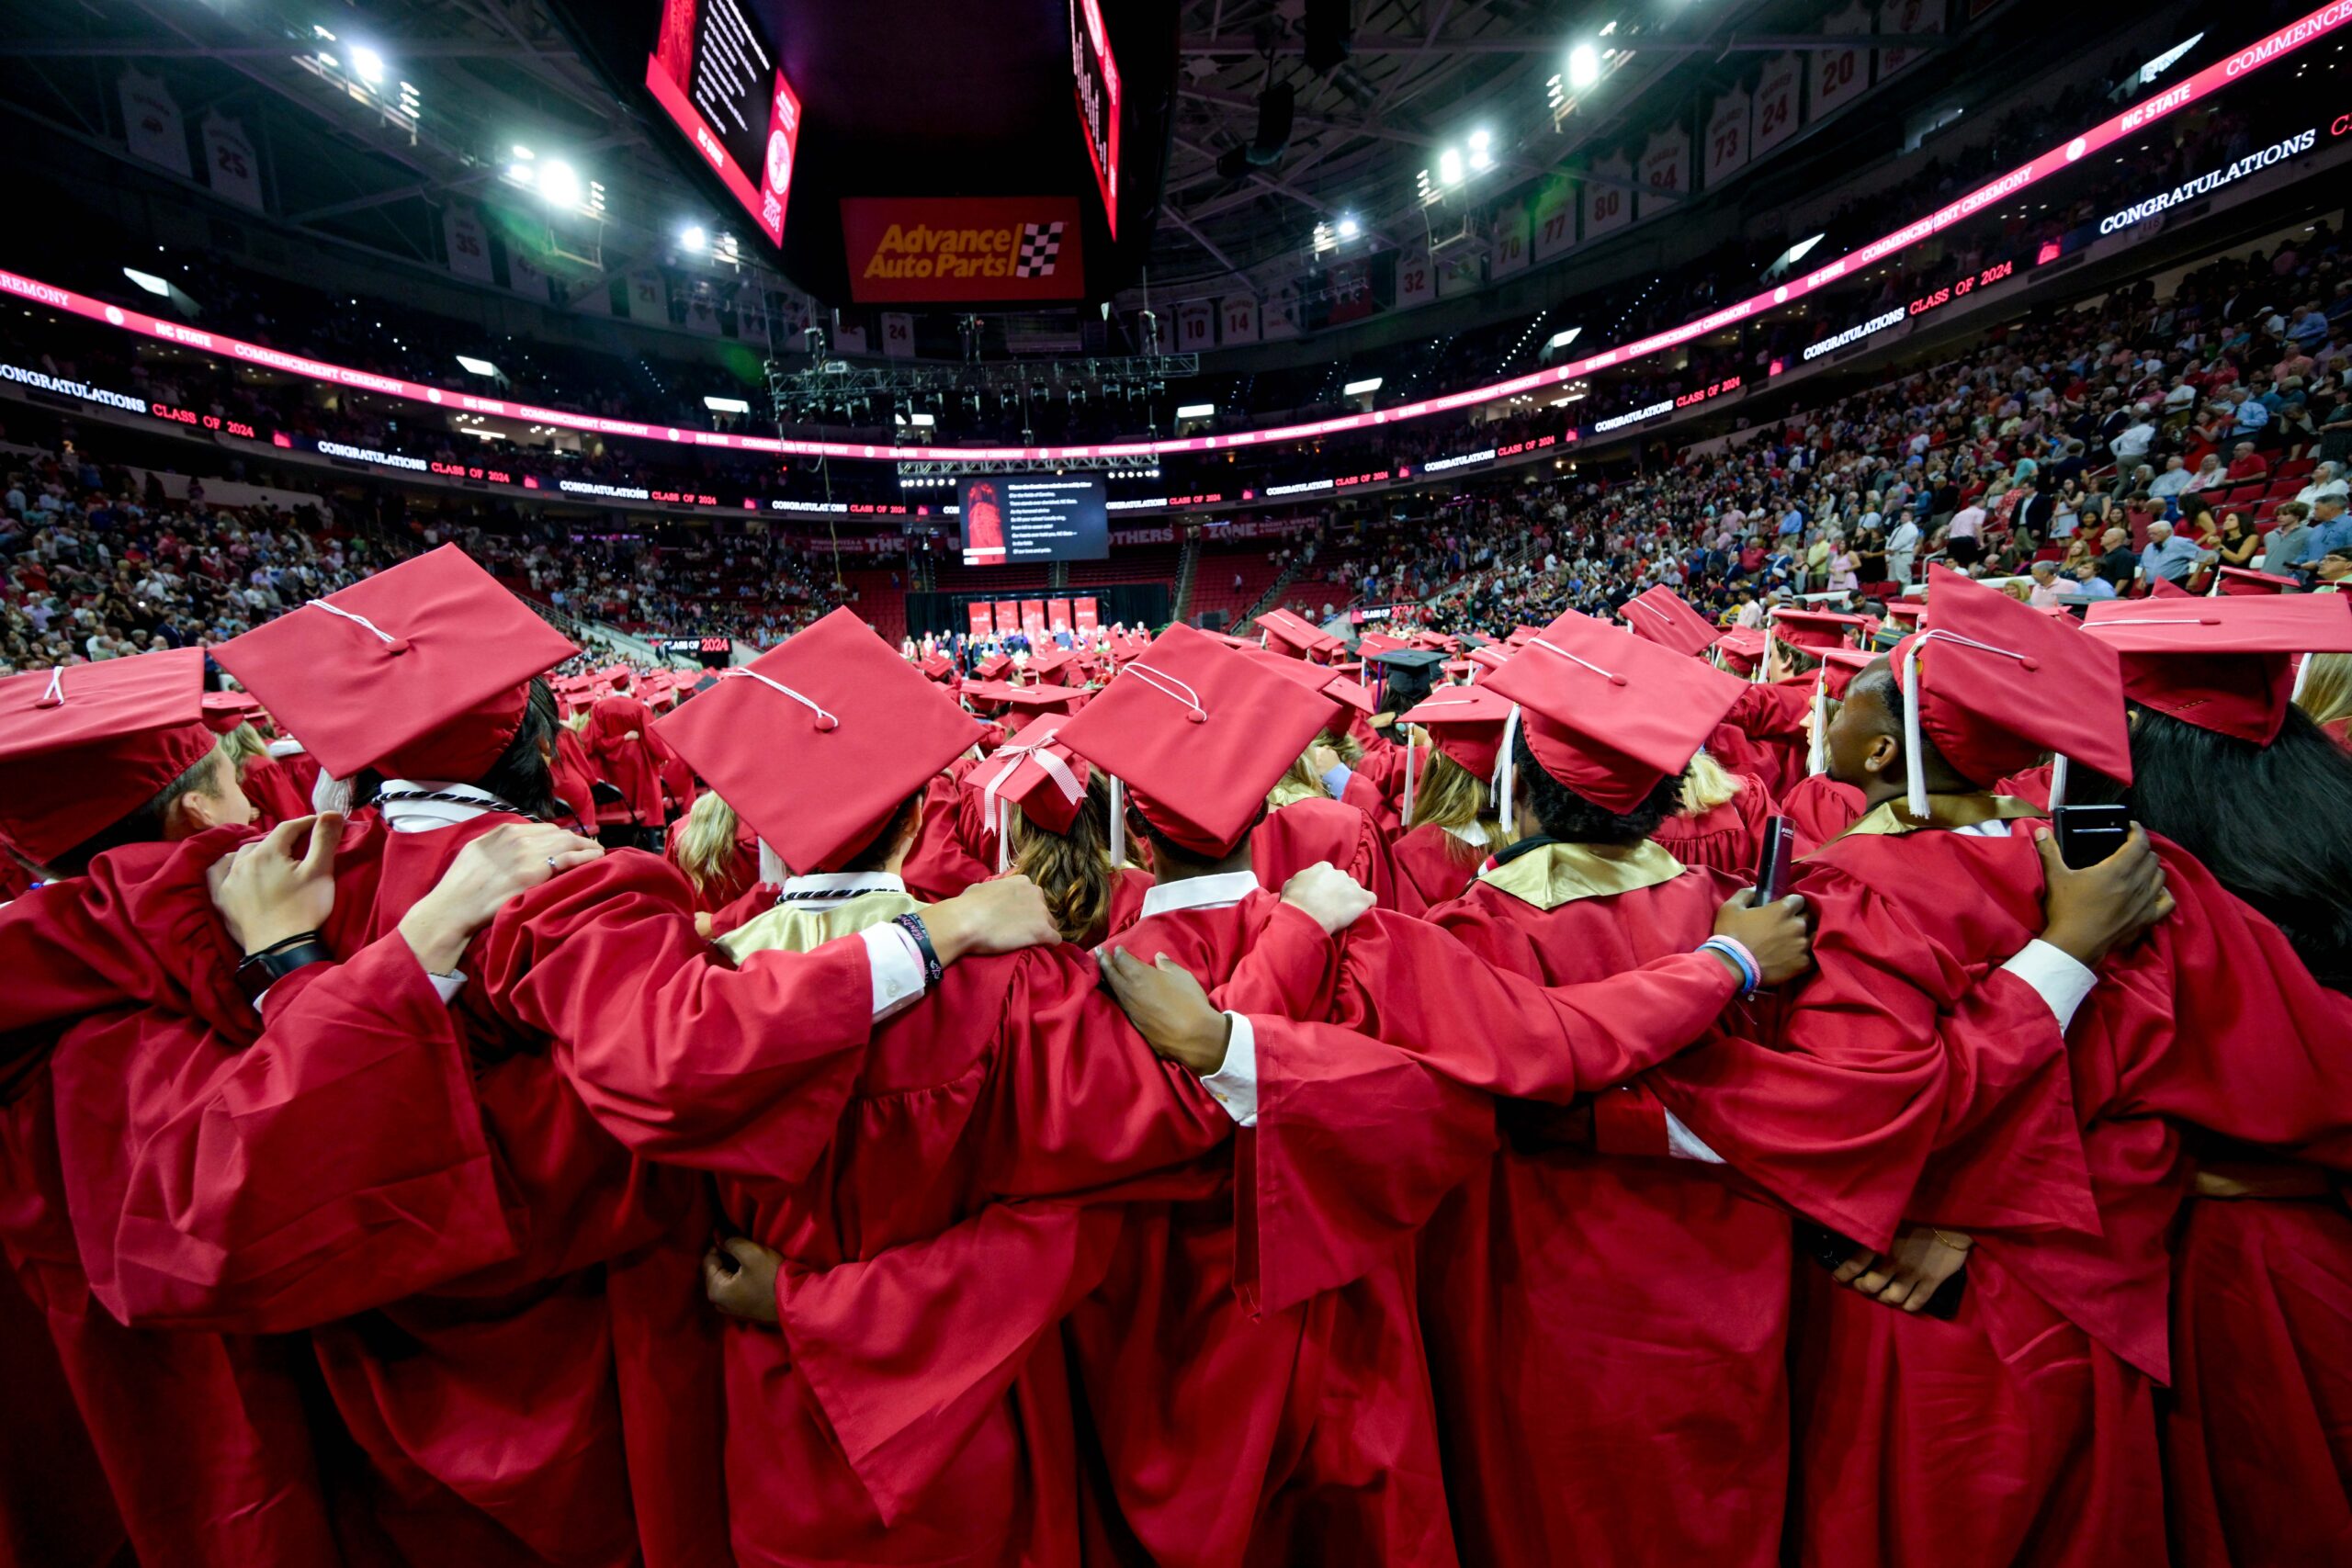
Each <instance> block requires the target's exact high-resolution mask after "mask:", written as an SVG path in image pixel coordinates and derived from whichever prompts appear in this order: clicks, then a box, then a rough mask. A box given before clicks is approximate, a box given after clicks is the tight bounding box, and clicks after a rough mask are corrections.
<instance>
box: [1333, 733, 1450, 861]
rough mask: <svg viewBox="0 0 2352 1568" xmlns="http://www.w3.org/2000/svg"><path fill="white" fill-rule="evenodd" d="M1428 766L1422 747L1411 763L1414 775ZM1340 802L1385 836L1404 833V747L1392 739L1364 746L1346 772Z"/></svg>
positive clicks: (1427, 755)
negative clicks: (1359, 812)
mask: <svg viewBox="0 0 2352 1568" xmlns="http://www.w3.org/2000/svg"><path fill="white" fill-rule="evenodd" d="M1428 767H1429V754H1428V748H1427V747H1422V748H1420V749H1419V755H1418V756H1416V757H1415V758H1414V760H1413V768H1414V772H1415V773H1417V774H1418V773H1422V772H1425V771H1426V770H1427V769H1428ZM1340 800H1341V801H1342V802H1344V803H1345V804H1347V805H1349V806H1352V807H1355V808H1356V809H1357V810H1359V811H1361V812H1363V814H1364V815H1365V816H1366V817H1369V818H1372V820H1373V822H1374V825H1376V826H1377V827H1378V828H1379V829H1380V831H1381V833H1382V835H1383V836H1384V837H1390V838H1393V837H1395V836H1396V835H1397V834H1398V833H1400V832H1402V831H1404V829H1405V748H1404V747H1403V746H1402V745H1399V744H1398V743H1397V742H1396V741H1393V740H1391V741H1388V742H1386V743H1385V745H1382V746H1380V747H1378V748H1371V747H1367V748H1366V749H1365V750H1364V754H1363V756H1362V757H1361V758H1359V759H1358V760H1357V761H1356V765H1355V766H1354V767H1353V768H1351V769H1350V770H1349V773H1348V783H1347V787H1346V788H1344V789H1342V790H1341V791H1340Z"/></svg>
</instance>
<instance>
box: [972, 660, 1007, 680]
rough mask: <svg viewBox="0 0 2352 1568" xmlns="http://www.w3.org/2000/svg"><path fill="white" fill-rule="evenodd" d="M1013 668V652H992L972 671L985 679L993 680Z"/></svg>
mask: <svg viewBox="0 0 2352 1568" xmlns="http://www.w3.org/2000/svg"><path fill="white" fill-rule="evenodd" d="M1010 669H1012V655H1011V654H1009V653H991V654H989V656H988V657H987V658H986V659H983V660H980V661H979V663H978V664H977V665H975V666H974V667H973V671H972V672H973V673H974V674H976V675H978V677H979V678H980V679H981V680H983V681H993V680H995V679H996V678H997V677H998V676H1000V675H1001V674H1003V673H1004V672H1005V671H1008V670H1010Z"/></svg>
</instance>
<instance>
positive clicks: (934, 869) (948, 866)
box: [899, 757, 1004, 904]
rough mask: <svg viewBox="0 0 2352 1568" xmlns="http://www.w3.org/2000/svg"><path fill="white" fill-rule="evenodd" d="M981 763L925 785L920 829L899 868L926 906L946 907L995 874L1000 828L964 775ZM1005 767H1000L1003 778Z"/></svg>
mask: <svg viewBox="0 0 2352 1568" xmlns="http://www.w3.org/2000/svg"><path fill="white" fill-rule="evenodd" d="M982 765H983V764H981V763H979V762H976V761H973V760H972V759H970V758H968V757H962V758H958V759H957V760H956V761H954V762H951V763H949V764H948V767H947V771H946V772H944V773H941V774H940V775H939V776H938V777H937V778H934V779H933V780H932V781H931V782H930V783H929V784H925V785H924V786H923V794H922V828H921V829H918V830H917V832H916V834H915V843H914V848H913V849H912V850H910V851H909V852H908V853H907V858H906V863H904V864H903V865H901V866H900V867H899V881H901V882H903V883H905V884H906V886H907V891H908V892H909V893H910V894H912V895H913V896H914V897H917V898H919V899H921V900H922V902H924V903H926V904H943V903H945V902H946V901H947V900H948V899H950V898H953V897H956V895H957V894H959V893H962V892H963V891H964V890H965V889H966V888H967V887H970V886H975V885H976V884H978V883H982V882H986V881H987V880H988V879H989V878H990V877H992V876H994V875H995V874H996V829H997V825H996V824H995V823H993V822H990V821H989V819H988V802H987V798H986V796H985V795H983V794H982V792H980V791H979V790H976V789H968V788H967V787H965V785H964V783H963V780H964V778H965V776H966V775H967V774H968V773H971V771H972V770H973V769H975V768H977V767H980V766H982ZM1003 770H1004V764H1003V763H1001V762H999V763H997V764H996V772H998V773H1001V772H1002V771H1003Z"/></svg>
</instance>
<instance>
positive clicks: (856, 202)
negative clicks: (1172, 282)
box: [842, 196, 1086, 305]
mask: <svg viewBox="0 0 2352 1568" xmlns="http://www.w3.org/2000/svg"><path fill="white" fill-rule="evenodd" d="M842 248H843V250H844V251H845V252H846V253H847V254H848V258H849V288H850V297H851V298H852V299H855V300H856V301H857V302H858V303H859V304H861V305H873V304H887V303H895V302H897V301H899V300H916V301H940V300H961V299H1082V298H1083V297H1084V296H1085V293H1086V267H1085V264H1084V257H1083V256H1082V255H1081V254H1080V243H1079V225H1078V202H1077V200H1076V199H1075V198H1074V197H1067V196H1016V197H868V196H853V197H842Z"/></svg>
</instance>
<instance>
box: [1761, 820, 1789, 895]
mask: <svg viewBox="0 0 2352 1568" xmlns="http://www.w3.org/2000/svg"><path fill="white" fill-rule="evenodd" d="M1796 840H1797V830H1796V825H1795V824H1794V823H1792V822H1791V821H1790V820H1789V819H1788V818H1785V817H1768V818H1765V819H1764V848H1763V851H1762V852H1761V853H1759V854H1758V856H1757V857H1756V902H1757V905H1758V907H1759V908H1760V907H1762V906H1763V905H1766V904H1770V903H1771V902H1773V901H1774V900H1775V899H1778V898H1782V897H1787V896H1788V891H1789V875H1790V865H1791V863H1792V862H1793V861H1794V860H1795V859H1796V853H1797V843H1796Z"/></svg>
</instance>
